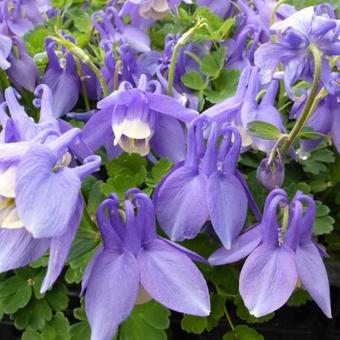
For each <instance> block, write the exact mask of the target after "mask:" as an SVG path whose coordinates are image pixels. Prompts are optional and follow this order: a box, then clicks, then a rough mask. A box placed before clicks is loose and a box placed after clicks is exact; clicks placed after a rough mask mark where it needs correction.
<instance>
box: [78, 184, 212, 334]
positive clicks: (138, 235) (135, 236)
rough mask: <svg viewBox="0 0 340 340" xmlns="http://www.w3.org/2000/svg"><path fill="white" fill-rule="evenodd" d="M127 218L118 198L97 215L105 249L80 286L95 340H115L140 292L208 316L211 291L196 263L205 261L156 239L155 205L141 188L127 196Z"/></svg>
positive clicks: (172, 306) (164, 302)
mask: <svg viewBox="0 0 340 340" xmlns="http://www.w3.org/2000/svg"><path fill="white" fill-rule="evenodd" d="M124 216H125V218H124V217H122V213H121V211H120V210H119V200H118V198H117V197H116V196H115V195H111V196H110V198H109V199H107V200H105V201H104V202H103V203H102V204H101V205H100V206H99V208H98V211H97V221H98V226H99V229H100V232H101V235H102V238H103V246H102V247H100V248H99V249H98V250H97V253H96V254H95V255H94V257H93V259H92V261H91V262H90V263H89V265H88V267H87V268H86V270H85V273H84V277H83V282H82V289H83V291H84V290H85V289H86V293H85V309H86V314H87V317H88V320H89V323H90V326H91V332H92V334H91V339H93V340H106V339H111V338H112V336H113V335H114V334H115V333H116V332H117V328H118V326H119V324H120V323H121V322H123V321H124V320H125V319H126V318H127V317H128V316H129V314H130V313H131V311H132V309H133V307H134V305H135V304H136V303H137V302H138V299H139V297H138V295H139V294H141V295H143V296H144V299H143V300H144V301H145V294H147V295H148V296H149V298H153V299H155V300H156V301H158V302H159V303H161V304H163V305H165V306H166V307H168V308H170V309H173V310H175V311H178V312H181V313H186V314H193V315H199V316H206V315H208V314H209V313H210V300H209V291H208V287H207V284H206V282H205V280H204V277H203V275H202V274H201V273H200V272H199V270H198V269H197V267H196V266H195V265H194V263H193V262H192V260H196V261H204V259H203V258H201V257H200V256H199V255H197V254H195V253H193V252H191V251H189V250H187V249H186V248H184V247H181V246H178V245H176V244H175V243H172V242H171V241H167V240H165V239H163V238H161V237H159V236H158V235H157V233H156V222H155V212H154V208H153V205H152V201H151V199H150V198H149V197H148V196H147V195H145V194H143V193H141V192H139V190H138V189H131V190H129V191H128V192H127V194H126V200H125V214H124Z"/></svg>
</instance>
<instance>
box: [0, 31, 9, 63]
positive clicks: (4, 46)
mask: <svg viewBox="0 0 340 340" xmlns="http://www.w3.org/2000/svg"><path fill="white" fill-rule="evenodd" d="M11 49H12V40H11V39H10V38H8V37H7V36H6V35H3V34H0V68H1V69H2V70H7V69H8V68H9V67H10V66H11V64H10V63H9V62H8V60H7V59H8V57H9V55H10V53H11Z"/></svg>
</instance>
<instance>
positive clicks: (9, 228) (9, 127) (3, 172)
mask: <svg viewBox="0 0 340 340" xmlns="http://www.w3.org/2000/svg"><path fill="white" fill-rule="evenodd" d="M41 90H42V92H43V93H42V99H41V107H42V109H41V116H40V121H39V123H34V122H33V121H32V120H31V119H30V118H29V117H28V116H27V114H26V113H25V111H24V109H23V107H22V106H20V104H19V103H18V102H17V99H16V97H15V93H14V90H13V89H11V88H9V89H7V90H6V93H5V99H6V102H4V103H3V104H1V114H0V120H1V124H2V126H3V128H4V130H3V131H2V134H3V136H2V138H1V139H2V140H3V142H2V143H0V150H1V156H0V177H1V182H0V183H1V184H0V245H1V249H0V271H1V272H3V271H7V270H11V269H15V268H18V267H22V266H25V265H27V264H29V263H31V262H32V261H34V260H35V259H37V258H39V257H40V256H42V255H43V254H44V253H45V252H46V250H47V249H50V258H49V266H48V270H47V274H46V277H45V279H44V282H43V285H42V291H46V290H47V289H48V288H49V287H50V286H51V285H52V284H53V282H54V281H55V280H56V278H57V277H58V275H59V274H60V272H61V270H62V268H63V265H64V261H65V260H66V257H67V255H68V252H69V249H70V247H71V244H72V241H73V239H74V237H75V234H76V231H77V228H78V225H79V223H80V219H81V216H82V210H83V199H82V197H81V194H80V187H81V182H82V180H84V179H85V178H86V177H87V176H89V175H90V174H91V173H92V172H94V171H96V170H97V169H98V168H99V165H100V157H98V156H89V157H87V158H86V159H84V160H83V161H82V162H81V165H77V163H76V161H75V158H74V157H73V156H74V154H73V152H72V150H75V149H77V145H80V144H81V143H80V141H79V138H80V133H81V131H80V130H78V129H69V130H68V131H66V132H65V133H62V132H61V128H59V123H58V121H57V120H56V119H55V118H54V117H53V114H52V107H51V104H52V99H51V93H50V90H49V89H48V88H47V87H46V86H44V85H43V86H42V87H40V88H38V90H37V94H39V93H40V91H41ZM6 106H8V108H9V110H10V114H11V115H10V116H7V114H6V112H5V108H6Z"/></svg>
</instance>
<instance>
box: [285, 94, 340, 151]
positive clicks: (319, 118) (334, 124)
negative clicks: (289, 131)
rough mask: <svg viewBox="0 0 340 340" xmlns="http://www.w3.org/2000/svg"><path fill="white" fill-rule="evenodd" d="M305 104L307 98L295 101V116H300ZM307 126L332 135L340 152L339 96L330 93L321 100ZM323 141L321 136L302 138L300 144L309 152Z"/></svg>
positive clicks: (293, 112) (292, 112)
mask: <svg viewBox="0 0 340 340" xmlns="http://www.w3.org/2000/svg"><path fill="white" fill-rule="evenodd" d="M307 94H308V93H307ZM304 104H305V100H302V101H299V102H295V103H294V105H293V107H292V110H291V116H292V117H293V118H296V119H297V118H298V117H299V116H300V114H301V112H302V109H303V106H304ZM306 126H308V127H310V128H312V129H313V130H314V131H316V132H319V133H321V134H323V135H330V136H331V138H332V141H333V143H334V146H335V147H336V149H337V150H338V152H340V136H339V129H340V108H339V103H338V99H337V96H335V95H328V96H327V97H326V98H324V99H323V100H321V102H320V104H319V105H318V107H317V108H316V109H315V111H314V113H313V114H312V115H311V117H310V118H309V119H308V121H307V124H306ZM321 141H322V138H321V137H320V139H316V140H315V139H314V140H302V141H301V142H300V144H301V147H302V149H303V151H306V152H309V151H311V150H313V149H314V148H316V147H317V146H318V145H319V144H320V142H321Z"/></svg>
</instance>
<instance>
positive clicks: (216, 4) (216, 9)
mask: <svg viewBox="0 0 340 340" xmlns="http://www.w3.org/2000/svg"><path fill="white" fill-rule="evenodd" d="M197 5H198V6H206V7H208V8H209V9H210V11H211V12H212V13H214V14H215V15H218V16H220V17H221V18H225V17H229V16H230V14H231V13H232V11H233V6H232V3H231V1H229V0H197Z"/></svg>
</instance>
